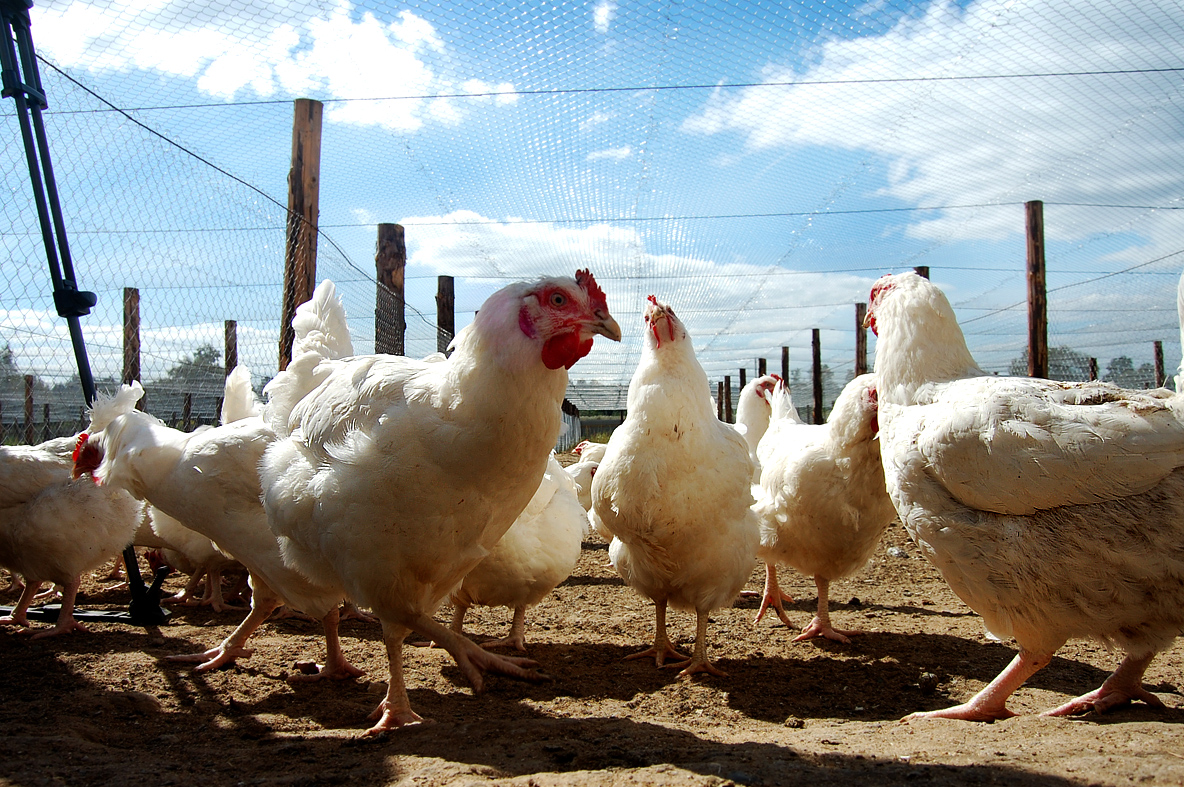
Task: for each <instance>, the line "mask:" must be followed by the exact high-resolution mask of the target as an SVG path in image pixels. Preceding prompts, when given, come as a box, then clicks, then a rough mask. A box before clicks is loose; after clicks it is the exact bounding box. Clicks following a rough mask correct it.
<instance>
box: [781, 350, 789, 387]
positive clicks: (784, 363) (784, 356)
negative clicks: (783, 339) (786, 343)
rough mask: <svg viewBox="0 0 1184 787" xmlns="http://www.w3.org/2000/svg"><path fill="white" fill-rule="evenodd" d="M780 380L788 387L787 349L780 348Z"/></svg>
mask: <svg viewBox="0 0 1184 787" xmlns="http://www.w3.org/2000/svg"><path fill="white" fill-rule="evenodd" d="M781 379H782V380H784V381H785V384H786V385H789V348H788V347H782V348H781Z"/></svg>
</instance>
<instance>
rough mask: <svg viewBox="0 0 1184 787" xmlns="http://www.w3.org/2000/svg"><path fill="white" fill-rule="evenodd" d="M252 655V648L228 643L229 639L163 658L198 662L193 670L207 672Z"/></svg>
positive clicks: (253, 652) (253, 651)
mask: <svg viewBox="0 0 1184 787" xmlns="http://www.w3.org/2000/svg"><path fill="white" fill-rule="evenodd" d="M253 655H255V649H254V648H244V647H242V646H241V645H240V646H235V645H230V644H229V640H227V641H226V642H223V643H222V644H220V645H219V646H218V647H216V648H210V649H209V650H207V651H203V652H201V653H179V654H177V655H174V656H165V659H166V660H167V661H180V662H199V663H198V665H197V666H196V667H194V669H193V671H194V672H208V671H210V670H212V669H218V668H219V667H224V666H226V665H227V664H233V663H234V662H235V660H236V659H249V658H251V656H253Z"/></svg>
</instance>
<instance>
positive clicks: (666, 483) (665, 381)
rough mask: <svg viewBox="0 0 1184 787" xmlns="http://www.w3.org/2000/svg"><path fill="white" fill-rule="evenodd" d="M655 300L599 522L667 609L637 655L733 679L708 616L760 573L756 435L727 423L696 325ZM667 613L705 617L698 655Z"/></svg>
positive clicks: (615, 439)
mask: <svg viewBox="0 0 1184 787" xmlns="http://www.w3.org/2000/svg"><path fill="white" fill-rule="evenodd" d="M649 300H650V302H649V303H648V304H647V305H646V309H645V321H646V324H647V330H646V332H645V344H644V346H643V349H642V355H641V361H640V363H639V364H638V366H637V371H636V372H634V374H633V379H632V380H631V381H630V383H629V396H628V399H627V407H628V414H627V415H626V417H625V422H624V423H623V424H621V425H620V426H619V427H617V429H616V431H614V432H613V435H612V438H611V439H610V440H609V442H608V450H607V451H606V452H605V455H604V458H603V459H602V460H601V462H600V468H599V470H598V471H597V473H596V478H595V479H594V480H593V481H592V519H593V522H594V523H597V522H598V523H599V526H600V527H603V528H604V529H605V530H606V531H608V532H609V533H611V534H612V535H613V536H614V538H613V541H612V543H611V544H610V545H609V556H610V558H611V559H612V561H613V565H614V566H615V567H616V569H617V572H618V573H619V574H620V575H621V577H622V578H623V579H624V580H625V582H626V583H628V584H629V586H630V587H632V588H633V589H634V590H636V591H637V592H639V593H641V594H642V595H644V596H646V597H648V598H650V599H652V600H653V602H654V605H655V614H656V618H657V620H656V630H655V634H654V646H653V647H652V648H649V649H648V650H645V651H643V652H641V653H638V654H635V655H634V656H631V657H630V658H640V657H645V656H653V657H654V660H655V662H656V663H657V664H658V665H659V666H662V665H663V664H664V662H665V660H666V658H667V657H668V656H672V657H679V658H683V659H685V661H682V662H680V663H679V664H678V665H676V666H680V667H682V668H683V669H682V673H681V674H682V675H684V676H685V675H690V674H692V673H695V672H709V673H711V674H713V675H723V674H724V673H723V672H722V671H721V670H719V669H718V668H716V667H715V666H714V665H712V664H711V662H710V661H709V660H708V658H707V622H708V621H707V616H708V615H709V614H710V612H711V610H713V609H718V608H720V607H723V606H726V605H728V604H730V603H731V602H732V600H733V599H735V598H736V596H737V595H738V594H739V593H740V589H741V588H742V587H743V586H744V582H745V580H747V579H748V576H749V574H751V573H752V564H753V558H754V557H755V555H756V548H757V543H758V534H757V522H756V515H755V514H754V513H753V512H752V510H751V509H750V508H749V506H751V505H752V502H753V501H752V491H751V481H752V461H751V460H750V459H749V458H748V446H747V445H746V444H745V442H744V438H742V437H741V436H740V435H739V434H738V433H737V432H736V430H735V429H733V428H732V427H731V426H730V425H728V424H725V423H722V422H720V421H719V420H718V419H717V418H716V414H715V406H714V404H713V403H712V401H711V393H710V390H709V387H708V384H707V375H706V374H705V373H704V372H703V367H702V366H700V365H699V362H698V361H697V360H696V359H695V350H694V347H693V346H692V345H691V339H690V336H689V335H688V334H687V330H686V328H685V327H684V326H683V324H682V322H681V321H680V320H679V319H678V317H677V316H675V314H674V311H673V310H672V309H671V308H670V307H669V306H666V305H665V304H662V303H659V302H658V301H657V299H656V298H654V297H653V296H652V295H651V296H650V299H649ZM667 605H673V606H674V607H676V608H680V609H691V610H694V611H695V614H696V628H695V649H694V653H693V654H692V655H691V656H690V657H689V658H688V657H686V656H684V655H683V654H681V653H679V652H678V651H676V650H675V649H674V647H673V646H672V645H671V643H670V640H669V638H668V637H667V635H666V607H667Z"/></svg>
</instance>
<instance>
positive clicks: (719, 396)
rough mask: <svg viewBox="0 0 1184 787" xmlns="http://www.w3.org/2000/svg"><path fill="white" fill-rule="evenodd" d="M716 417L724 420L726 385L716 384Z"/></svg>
mask: <svg viewBox="0 0 1184 787" xmlns="http://www.w3.org/2000/svg"><path fill="white" fill-rule="evenodd" d="M715 417H716V418H718V419H719V420H721V421H722V420H724V384H723V383H722V382H718V383H716V384H715Z"/></svg>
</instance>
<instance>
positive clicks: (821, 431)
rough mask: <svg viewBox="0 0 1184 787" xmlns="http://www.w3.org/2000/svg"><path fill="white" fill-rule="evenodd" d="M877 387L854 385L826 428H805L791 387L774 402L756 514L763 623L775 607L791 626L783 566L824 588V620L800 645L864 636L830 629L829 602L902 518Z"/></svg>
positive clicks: (860, 381)
mask: <svg viewBox="0 0 1184 787" xmlns="http://www.w3.org/2000/svg"><path fill="white" fill-rule="evenodd" d="M875 385H876V380H875V375H871V374H864V375H860V376H859V377H856V378H855V379H854V380H852V381H851V382H849V383H847V385H846V386H845V387H844V388H843V391H842V393H840V394H839V396H838V398H837V399H835V404H834V408H833V409H832V410H831V413H830V417H829V418H828V419H827V422H826V423H825V424H804V423H802V422H801V420H800V419H799V418H798V415H797V410H796V408H795V407H794V406H793V401H792V400H791V398H790V393H789V389H788V388H787V387H786V386H785V385H779V386H778V387H777V391H776V393H775V394H774V399H773V422H772V424H771V425H770V426H769V430H768V431H767V432H765V436H764V438H763V439H762V440H761V444H760V447H759V448H758V451H759V453H760V459H761V466H762V468H763V471H762V474H761V484H760V485H761V495H760V497H759V498H758V500H757V502H756V505H755V506H754V510H755V511H756V512H757V516H758V517H759V518H760V523H761V547H760V549H759V550H758V552H757V556H758V557H759V558H761V560H764V561H765V563H766V565H767V571H766V579H765V598H764V600H763V601H762V602H761V610H760V612H759V613H758V614H757V620H760V616H761V614H763V613H764V611H765V610H766V609H767V608H768V607H769V606H770V605H772V606H773V607H774V608H775V609H776V610H777V614H778V616H779V617H780V618H781V619H782V620H783V621H785V623H786V624H787V625H788V624H789V621H788V619H787V618H786V616H785V612H784V610H783V609H782V608H781V598H782V597H781V592H780V590H779V589H778V586H777V564H778V563H782V564H786V565H790V566H793V567H794V568H796V569H797V570H798V571H801V572H802V573H803V574H806V575H808V576H812V577H813V578H814V584H815V586H816V587H817V588H818V614H817V616H816V617H815V618H814V619H813V620H812V621H810V623H809V625H808V626H807V627H806V628H805V630H803V631H802V633H801V634H800V635H798V637H797V638H796V639H797V640H804V639H810V638H812V637H820V636H821V637H826V638H827V639H833V640H836V641H838V642H848V641H849V640H848V637H849V636H851V635H853V634H858V633H861V632H858V631H838V630H836V629H834V628H833V627H832V626H831V623H830V611H829V598H828V594H829V590H830V583H831V581H833V580H836V579H840V578H842V577H846V576H850V575H851V574H853V573H855V572H856V571H858V570H859V569H860V568H862V567H863V566H864V564H866V563H867V561H868V559H869V558H870V557H871V555H872V552H873V551H875V548H876V544H878V543H879V541H880V536H881V535H883V533H884V530H885V529H886V528H887V527H888V525H889V524H890V523H891V522H892V520H893V518H894V517H895V516H896V509H894V508H893V507H892V500H891V498H889V497H888V492H887V490H886V489H885V487H884V468H883V466H882V465H881V463H880V444H879V441H878V440H877V439H876V432H877V430H878V426H877V423H876V388H875Z"/></svg>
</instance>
